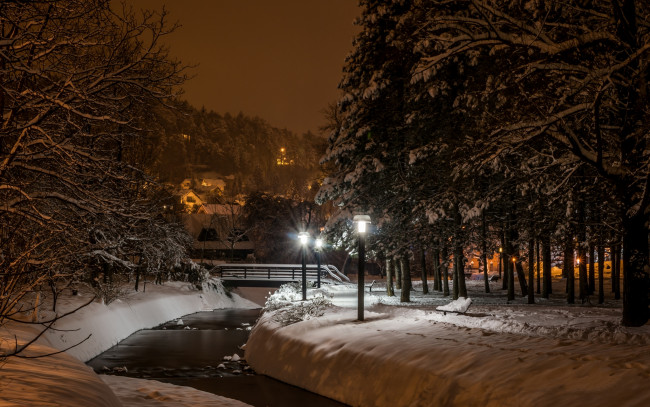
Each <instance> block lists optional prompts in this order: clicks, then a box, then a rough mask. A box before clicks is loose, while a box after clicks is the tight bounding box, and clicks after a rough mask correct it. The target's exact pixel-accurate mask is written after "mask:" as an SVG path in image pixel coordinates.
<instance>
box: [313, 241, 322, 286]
mask: <svg viewBox="0 0 650 407" xmlns="http://www.w3.org/2000/svg"><path fill="white" fill-rule="evenodd" d="M315 244H316V248H315V250H316V273H317V274H316V287H318V288H320V253H321V251H322V250H323V239H322V238H320V237H319V238H317V239H316V242H315Z"/></svg>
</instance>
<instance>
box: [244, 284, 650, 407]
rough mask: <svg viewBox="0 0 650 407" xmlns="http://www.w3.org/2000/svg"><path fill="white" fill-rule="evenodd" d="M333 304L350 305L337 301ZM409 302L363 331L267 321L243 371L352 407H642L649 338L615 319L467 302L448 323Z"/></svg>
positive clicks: (327, 317) (329, 319)
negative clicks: (464, 311)
mask: <svg viewBox="0 0 650 407" xmlns="http://www.w3.org/2000/svg"><path fill="white" fill-rule="evenodd" d="M480 284H483V282H480ZM348 290H350V291H354V290H355V289H354V288H353V287H352V288H349V289H348ZM332 294H333V295H334V298H333V301H334V303H335V304H337V296H339V295H341V296H342V297H343V299H344V301H343V302H342V303H343V304H346V303H349V293H346V292H345V289H341V288H337V289H336V291H332ZM427 298H430V299H431V301H430V302H429V305H428V306H426V305H424V304H425V303H426V302H427V301H428V300H427ZM414 300H415V302H416V303H418V304H419V306H420V307H421V308H420V309H418V308H414V307H413V306H407V307H403V306H394V305H386V303H387V302H391V301H393V300H392V299H387V298H380V299H379V301H375V303H376V305H374V306H370V307H369V308H368V311H367V312H366V314H365V321H364V322H359V321H357V320H356V310H354V309H350V308H345V307H342V306H340V305H341V304H338V305H339V306H332V307H329V308H328V309H327V310H325V312H324V314H323V315H322V316H321V317H318V318H310V319H308V320H305V321H302V322H298V323H295V324H291V325H287V326H282V325H281V323H280V322H278V321H279V320H278V319H276V318H275V315H276V314H275V312H267V313H265V314H264V315H263V317H262V318H261V319H260V321H259V322H258V323H257V324H256V326H255V327H254V329H253V331H252V333H251V337H250V339H249V341H248V343H247V345H246V359H247V361H248V362H249V364H250V365H251V366H252V367H253V368H254V369H255V371H257V372H258V373H263V374H266V375H269V376H272V377H274V378H277V379H279V380H282V381H284V382H287V383H290V384H293V385H296V386H298V387H302V388H305V389H308V390H311V391H313V392H316V393H319V394H322V395H324V396H327V397H330V398H333V399H336V400H339V401H341V402H343V403H346V404H350V405H353V406H369V405H372V406H377V407H381V406H387V407H388V406H390V407H394V406H431V405H441V406H442V405H444V406H548V405H571V404H576V405H577V404H592V405H617V406H648V405H650V392H649V391H648V390H647V385H648V378H649V377H650V353H648V352H647V349H648V347H647V345H648V344H650V327H648V326H645V327H641V328H624V327H621V326H620V324H618V322H617V320H618V319H620V313H619V314H617V315H618V316H616V317H615V315H616V314H615V312H612V310H611V309H606V308H587V307H584V308H582V307H566V306H565V307H562V306H558V305H554V307H553V308H549V307H547V305H538V306H529V307H521V306H519V305H518V304H515V305H514V306H513V305H510V306H503V305H498V306H495V305H490V304H483V305H481V304H480V303H481V301H478V305H477V302H472V308H471V310H472V312H471V313H468V314H465V315H457V314H451V313H447V314H445V313H443V312H439V311H436V310H435V305H437V304H439V303H440V301H441V300H442V301H445V302H449V300H448V299H441V298H440V296H439V294H433V295H430V296H429V297H426V296H422V295H420V296H415V298H414ZM370 302H372V301H370ZM440 305H442V304H440ZM458 305H460V303H456V304H452V305H451V308H453V309H455V307H457V306H458ZM618 311H619V312H620V310H618ZM280 320H281V319H280Z"/></svg>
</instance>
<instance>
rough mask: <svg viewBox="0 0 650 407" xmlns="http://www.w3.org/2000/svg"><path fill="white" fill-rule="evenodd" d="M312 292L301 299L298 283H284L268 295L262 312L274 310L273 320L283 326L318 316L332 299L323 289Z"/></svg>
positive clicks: (329, 304) (330, 303)
mask: <svg viewBox="0 0 650 407" xmlns="http://www.w3.org/2000/svg"><path fill="white" fill-rule="evenodd" d="M312 294H313V296H312V298H309V299H307V301H301V299H302V292H301V286H300V284H299V283H289V284H285V285H283V286H281V287H280V288H279V289H278V290H277V291H276V292H275V293H274V294H272V295H270V296H269V297H268V299H267V300H266V304H265V305H264V312H275V316H274V319H275V321H277V322H279V323H280V324H282V325H283V326H286V325H291V324H295V323H296V322H300V321H306V320H308V319H310V318H314V317H320V316H322V315H323V313H324V312H325V309H326V308H327V307H330V306H331V305H332V301H331V300H330V298H328V297H327V296H326V295H325V293H324V292H323V291H316V292H315V293H314V292H312Z"/></svg>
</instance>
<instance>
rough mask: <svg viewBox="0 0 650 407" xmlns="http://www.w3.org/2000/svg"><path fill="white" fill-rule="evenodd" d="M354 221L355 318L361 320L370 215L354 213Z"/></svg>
mask: <svg viewBox="0 0 650 407" xmlns="http://www.w3.org/2000/svg"><path fill="white" fill-rule="evenodd" d="M354 222H356V223H357V231H358V232H359V233H358V234H359V267H358V272H357V292H358V305H357V319H358V320H359V321H363V295H364V289H365V286H364V283H365V279H364V274H365V271H366V270H365V269H366V224H368V223H370V216H368V215H355V216H354Z"/></svg>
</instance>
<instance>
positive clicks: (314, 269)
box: [213, 263, 350, 287]
mask: <svg viewBox="0 0 650 407" xmlns="http://www.w3.org/2000/svg"><path fill="white" fill-rule="evenodd" d="M305 270H306V274H307V280H308V281H316V280H317V278H318V265H316V264H307V265H306V267H305ZM213 272H214V273H216V275H217V276H219V277H220V278H221V279H222V281H223V284H224V285H225V286H231V287H279V286H281V285H282V284H286V283H290V282H300V281H302V264H240V263H231V264H218V265H216V266H214V268H213ZM320 273H321V281H323V282H340V283H342V282H349V281H350V279H349V278H348V277H347V276H346V275H344V274H343V273H341V272H340V271H339V270H338V269H337V268H336V267H335V266H333V265H331V264H321V266H320Z"/></svg>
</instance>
